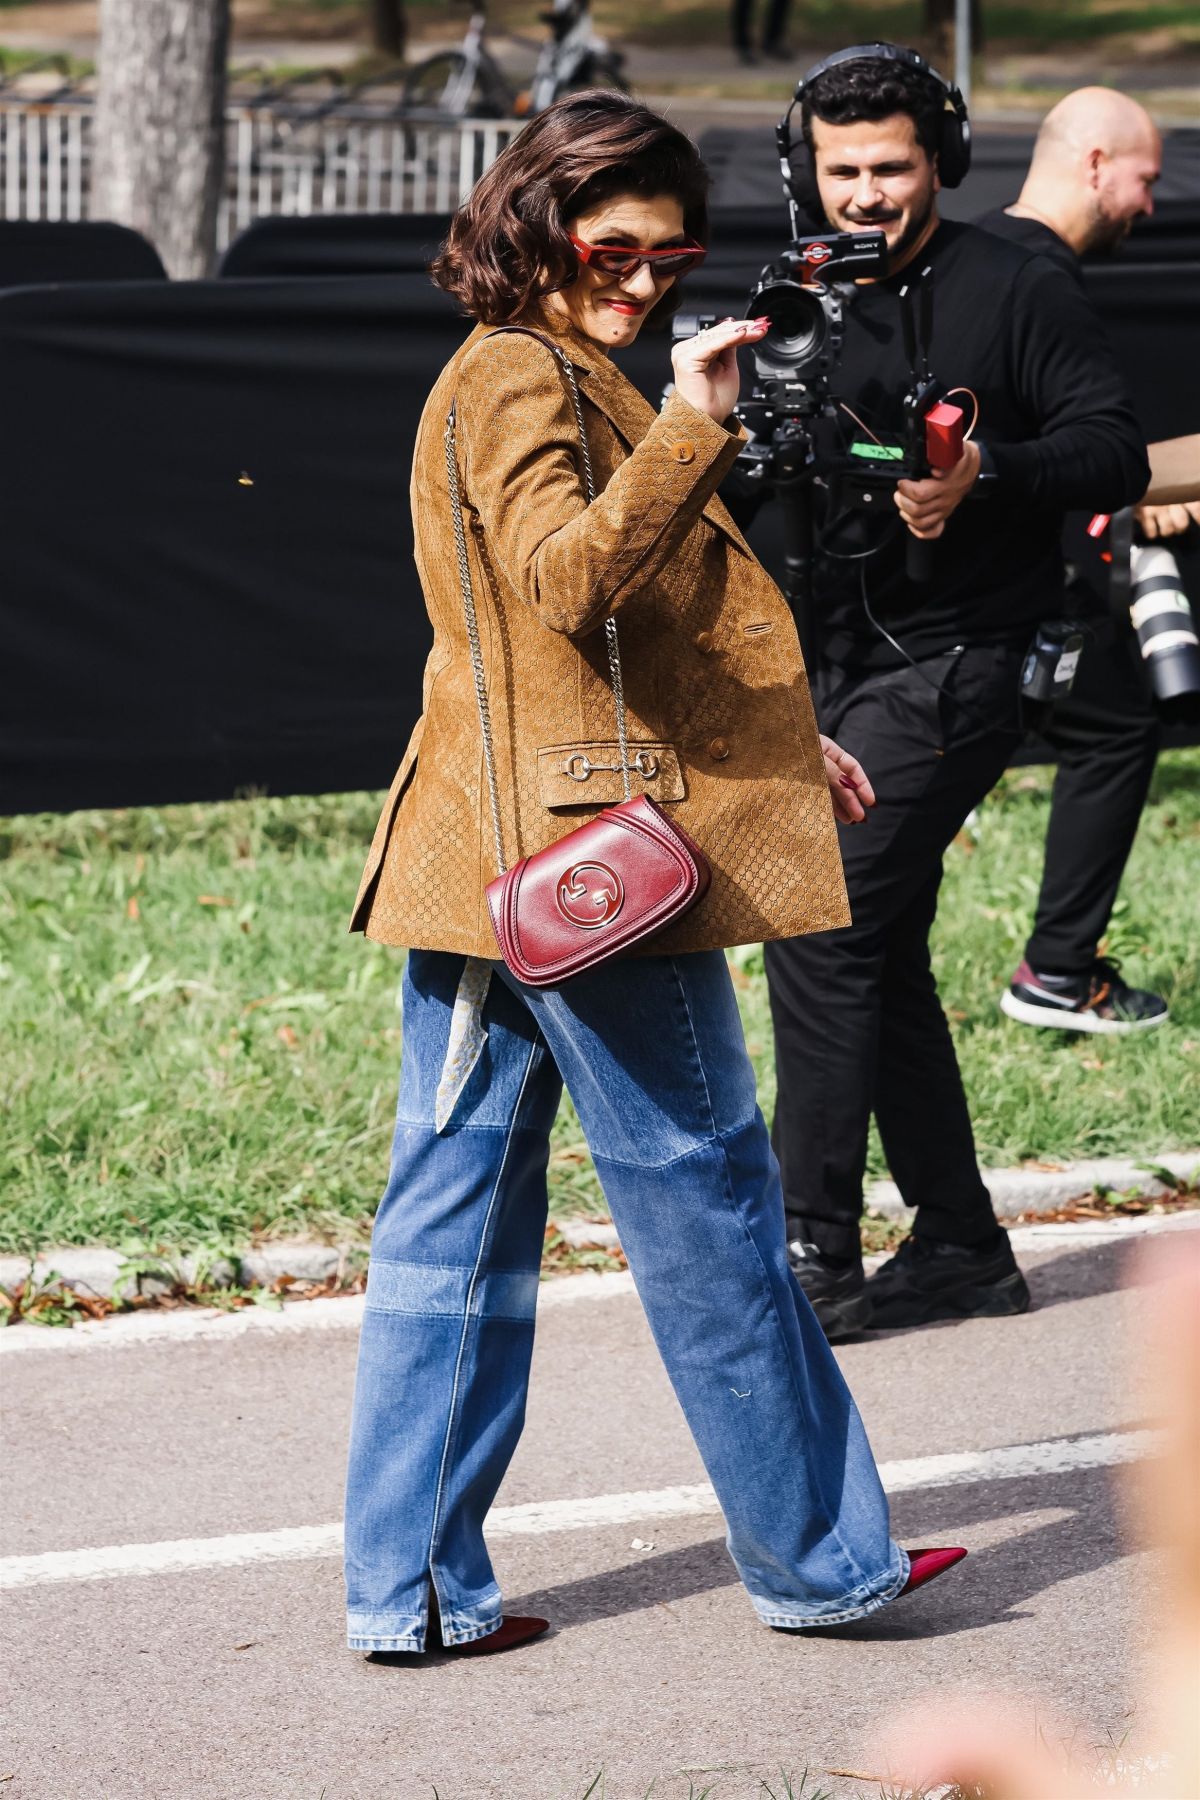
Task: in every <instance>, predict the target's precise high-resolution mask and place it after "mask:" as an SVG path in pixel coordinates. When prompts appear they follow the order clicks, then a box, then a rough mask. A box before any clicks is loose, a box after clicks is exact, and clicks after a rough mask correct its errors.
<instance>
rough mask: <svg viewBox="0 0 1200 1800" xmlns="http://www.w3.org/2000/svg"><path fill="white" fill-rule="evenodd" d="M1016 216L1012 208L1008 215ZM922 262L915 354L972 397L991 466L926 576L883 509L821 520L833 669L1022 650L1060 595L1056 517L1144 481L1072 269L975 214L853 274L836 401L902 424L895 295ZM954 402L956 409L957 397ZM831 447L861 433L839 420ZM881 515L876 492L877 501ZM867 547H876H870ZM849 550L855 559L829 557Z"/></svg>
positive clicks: (1094, 506) (821, 576) (824, 634)
mask: <svg viewBox="0 0 1200 1800" xmlns="http://www.w3.org/2000/svg"><path fill="white" fill-rule="evenodd" d="M1013 223H1014V224H1016V223H1024V221H1013ZM927 267H928V268H931V269H932V271H933V274H932V280H933V292H934V309H933V328H932V333H931V343H930V365H931V368H932V371H933V374H934V375H935V376H936V377H937V378H938V380H939V381H940V382H942V383H943V384H944V385H945V387H947V388H954V387H965V388H969V389H971V390H972V392H973V393H974V394H975V395H976V396H977V398H978V401H979V420H978V424H977V426H976V430H975V436H976V438H977V439H978V440H979V442H980V444H981V446H982V447H983V449H984V453H985V467H987V466H990V468H991V470H992V471H993V474H992V478H991V479H986V480H984V481H981V482H980V483H979V485H978V487H977V489H976V490H975V491H974V492H973V493H972V494H971V495H970V496H968V497H967V498H966V499H965V500H964V501H963V502H962V503H961V504H960V505H959V507H958V508H957V510H956V511H955V512H954V514H953V515H952V516H951V518H950V519H949V520H948V521H947V524H946V529H945V532H944V533H943V535H942V537H941V538H939V539H938V540H937V541H936V542H935V544H934V545H933V578H932V580H931V581H930V582H929V583H928V584H924V585H920V586H918V585H915V584H914V583H912V582H911V581H909V579H908V577H907V575H906V574H905V568H904V559H905V545H906V541H907V536H908V534H907V532H906V531H905V529H904V527H903V526H902V525H901V524H900V522H899V518H898V515H897V518H896V522H895V523H894V524H893V523H892V522H891V520H890V519H889V520H888V522H887V524H886V525H885V526H881V522H880V515H875V516H873V517H869V518H868V517H867V515H865V514H861V513H858V514H854V515H853V516H846V515H845V514H842V515H840V516H830V509H828V508H827V509H826V517H825V518H824V520H823V521H820V522H819V541H820V544H821V546H822V554H821V555H820V558H819V562H818V567H817V582H816V600H817V613H818V616H819V619H820V629H821V645H822V655H823V658H824V659H825V660H827V661H830V662H833V663H835V664H837V665H839V666H843V667H855V668H877V669H882V668H893V667H897V666H899V665H900V664H901V663H902V662H903V660H904V659H903V656H902V655H901V654H900V653H899V652H897V650H896V649H895V648H894V647H893V646H892V645H891V644H890V643H888V641H887V639H886V638H884V637H883V636H882V635H881V634H880V632H879V631H877V630H876V629H875V628H874V627H873V626H872V624H871V622H870V620H869V619H868V617H867V611H866V607H865V606H864V600H863V590H864V586H865V592H866V600H867V603H868V605H869V606H870V610H871V612H872V613H873V614H874V615H875V617H876V619H878V621H879V623H880V624H881V625H884V626H886V628H887V630H888V631H889V632H890V633H891V634H892V635H893V636H894V637H895V638H896V640H897V642H898V643H899V644H901V645H902V646H903V649H904V651H906V652H907V654H908V655H909V656H911V657H914V658H919V657H923V656H936V655H938V654H940V653H941V652H942V651H944V650H948V649H950V648H952V647H953V646H954V645H955V644H959V643H976V644H987V643H996V644H1001V643H1003V644H1011V645H1014V646H1018V647H1023V646H1024V644H1025V643H1027V642H1028V639H1029V637H1030V635H1031V633H1032V630H1033V627H1034V626H1035V625H1036V623H1037V622H1038V620H1039V619H1040V618H1044V617H1046V616H1047V615H1049V614H1052V613H1053V612H1054V611H1056V610H1057V609H1058V608H1059V607H1060V606H1061V594H1062V585H1063V563H1062V554H1061V549H1060V534H1061V529H1062V520H1063V515H1064V513H1065V512H1067V511H1068V509H1070V508H1086V509H1088V510H1089V511H1095V512H1116V511H1117V510H1118V509H1119V508H1120V507H1122V506H1127V505H1129V504H1131V503H1132V502H1133V501H1134V500H1136V499H1138V498H1140V496H1141V495H1142V494H1143V493H1144V492H1145V490H1146V486H1147V483H1148V480H1149V469H1148V465H1147V462H1146V453H1145V443H1144V440H1143V437H1142V434H1141V431H1140V430H1139V428H1138V425H1137V422H1136V420H1135V418H1134V415H1133V412H1132V410H1131V407H1130V404H1129V401H1128V398H1127V396H1126V393H1125V387H1124V383H1123V381H1122V379H1121V376H1120V374H1119V372H1118V370H1117V367H1116V364H1115V362H1114V360H1113V356H1112V352H1111V350H1110V349H1109V346H1108V342H1107V339H1106V338H1105V336H1104V333H1103V330H1102V329H1101V327H1100V325H1099V322H1098V320H1097V318H1096V315H1095V313H1094V312H1093V310H1092V308H1091V306H1090V305H1089V303H1088V301H1087V299H1086V297H1085V296H1084V293H1083V290H1082V287H1081V286H1080V284H1079V282H1078V281H1077V280H1075V279H1073V278H1072V277H1071V276H1069V275H1068V274H1067V273H1066V272H1065V270H1064V269H1062V268H1059V267H1055V266H1054V264H1053V263H1052V262H1050V261H1049V260H1047V258H1046V257H1044V256H1041V255H1034V254H1031V253H1030V252H1029V251H1028V250H1026V249H1025V248H1023V247H1021V246H1019V245H1017V244H1013V243H1006V242H1004V241H1002V239H1001V238H999V237H996V236H993V235H991V234H990V233H988V232H985V231H981V230H979V229H978V228H977V227H976V226H972V225H960V224H956V223H952V222H950V221H943V222H942V223H941V224H939V226H938V227H937V230H936V231H935V233H934V235H933V237H932V238H931V239H930V241H929V243H928V244H927V245H926V247H925V249H924V250H923V252H922V253H921V254H920V255H919V256H918V257H917V258H915V259H914V261H913V262H912V263H911V264H910V265H909V266H908V268H907V269H905V270H904V271H902V272H901V274H900V275H898V276H893V277H890V278H889V279H887V280H884V281H878V282H869V283H857V284H855V285H854V287H853V289H852V290H851V298H850V300H849V304H848V306H847V309H846V323H845V335H844V342H843V347H842V355H841V358H840V362H839V366H838V368H837V370H836V371H835V374H834V377H833V382H832V385H833V389H834V392H835V393H836V395H837V396H838V398H839V399H840V400H842V401H844V402H845V404H846V405H847V406H849V407H852V408H853V410H854V411H855V412H856V413H857V414H858V415H859V417H860V419H861V420H862V421H863V423H864V424H865V425H866V426H868V427H870V428H871V429H872V430H875V431H877V432H879V433H880V435H882V436H889V435H890V436H896V437H898V436H899V435H900V434H901V433H902V432H903V427H904V416H903V404H902V403H903V396H904V393H905V390H906V388H907V387H908V383H909V376H908V364H907V360H906V357H905V352H904V342H903V335H902V325H901V315H900V308H899V304H898V300H897V292H898V289H899V288H900V287H902V286H903V285H904V283H905V282H906V281H913V280H914V278H915V277H917V276H918V275H919V274H920V272H921V271H922V270H924V269H925V268H927ZM955 401H956V403H961V404H963V405H964V407H965V410H966V417H967V420H968V422H969V420H970V415H971V410H972V407H971V402H970V400H969V399H968V398H967V397H966V396H965V395H960V396H955ZM841 420H842V425H841V427H840V429H841V432H842V442H843V444H845V445H848V444H849V441H850V440H851V439H852V438H855V437H861V436H862V435H863V434H862V433H861V432H860V431H859V429H858V427H857V426H856V425H854V424H853V422H852V421H851V420H850V419H849V418H848V416H847V415H845V414H842V415H841ZM882 506H886V507H887V508H888V509H889V510H891V511H894V507H893V502H892V500H891V498H890V497H887V498H886V499H885V500H884V501H883V502H882V503H881V507H882ZM875 546H878V548H877V549H875ZM864 549H873V550H874V554H871V555H869V556H866V557H864V558H861V559H860V560H855V561H851V560H841V561H839V560H836V559H835V558H834V557H833V556H831V555H830V554H828V552H829V551H830V550H838V551H841V552H842V553H843V555H844V556H846V557H849V556H852V555H854V554H855V553H856V552H861V551H862V550H864Z"/></svg>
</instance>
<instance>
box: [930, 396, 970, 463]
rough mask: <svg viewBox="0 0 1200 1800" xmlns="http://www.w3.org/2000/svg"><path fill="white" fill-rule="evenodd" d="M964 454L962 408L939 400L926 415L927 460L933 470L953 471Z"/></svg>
mask: <svg viewBox="0 0 1200 1800" xmlns="http://www.w3.org/2000/svg"><path fill="white" fill-rule="evenodd" d="M962 453H963V414H962V407H961V406H951V405H950V403H949V401H947V400H939V401H938V403H937V405H936V406H931V407H930V409H929V411H928V412H927V413H926V414H925V460H926V462H927V463H928V464H929V466H930V468H931V469H952V468H953V467H954V465H955V463H957V462H958V460H959V458H960V457H961V456H962Z"/></svg>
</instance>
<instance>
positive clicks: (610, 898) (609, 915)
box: [554, 862, 625, 931]
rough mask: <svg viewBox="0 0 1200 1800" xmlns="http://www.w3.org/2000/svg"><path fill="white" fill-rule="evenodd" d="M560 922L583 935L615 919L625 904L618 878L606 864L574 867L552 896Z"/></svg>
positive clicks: (623, 889)
mask: <svg viewBox="0 0 1200 1800" xmlns="http://www.w3.org/2000/svg"><path fill="white" fill-rule="evenodd" d="M554 897H555V899H556V900H557V902H558V910H559V912H560V913H561V914H562V916H563V918H564V919H566V920H568V921H569V923H570V924H572V925H578V926H579V927H580V928H581V929H582V930H583V931H595V929H596V927H597V926H598V925H607V924H608V921H609V920H610V919H615V918H616V916H617V914H618V913H619V912H620V910H621V908H622V907H623V906H624V904H625V888H624V885H623V883H622V881H621V877H620V876H619V875H618V874H617V872H616V870H615V869H610V868H609V866H608V864H607V863H602V862H581V863H573V864H572V865H571V867H570V868H569V869H568V870H567V872H566V874H565V875H563V876H562V877H561V878H560V880H559V883H558V889H557V892H556V893H555V896H554Z"/></svg>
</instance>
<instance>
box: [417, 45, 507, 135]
mask: <svg viewBox="0 0 1200 1800" xmlns="http://www.w3.org/2000/svg"><path fill="white" fill-rule="evenodd" d="M403 105H404V107H405V108H406V109H412V110H413V111H421V112H440V113H452V114H453V115H454V117H455V118H459V119H466V118H471V119H501V118H503V117H504V113H505V106H504V104H503V101H502V100H501V99H500V97H499V96H497V95H496V94H495V93H493V91H492V87H491V84H490V83H489V82H488V81H487V80H486V77H485V75H484V72H483V70H482V69H481V68H480V66H479V64H478V63H476V64H475V65H474V66H473V67H472V66H470V65H469V64H468V62H467V59H466V57H465V56H464V55H463V54H462V52H461V51H460V50H444V51H442V52H441V53H440V54H439V55H437V56H428V57H426V59H425V61H424V62H419V63H414V65H413V67H412V68H411V69H410V70H409V71H408V74H407V75H406V76H405V78H404V98H403Z"/></svg>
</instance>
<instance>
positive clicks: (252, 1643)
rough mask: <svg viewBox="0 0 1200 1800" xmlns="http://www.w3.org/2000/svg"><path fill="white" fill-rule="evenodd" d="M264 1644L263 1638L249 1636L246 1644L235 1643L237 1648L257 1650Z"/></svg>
mask: <svg viewBox="0 0 1200 1800" xmlns="http://www.w3.org/2000/svg"><path fill="white" fill-rule="evenodd" d="M261 1644H262V1639H261V1638H247V1640H246V1642H245V1643H244V1644H235V1645H234V1646H233V1647H234V1649H235V1650H257V1649H258V1648H259V1647H260V1645H261Z"/></svg>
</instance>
